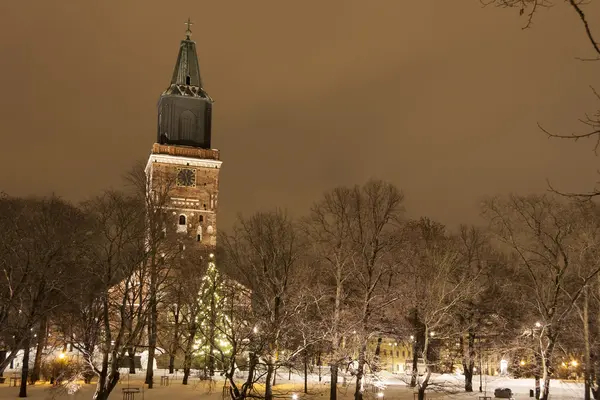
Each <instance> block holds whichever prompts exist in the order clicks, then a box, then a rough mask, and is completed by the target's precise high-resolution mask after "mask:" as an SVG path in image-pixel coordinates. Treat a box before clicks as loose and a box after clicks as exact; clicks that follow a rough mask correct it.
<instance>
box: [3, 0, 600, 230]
mask: <svg viewBox="0 0 600 400" xmlns="http://www.w3.org/2000/svg"><path fill="white" fill-rule="evenodd" d="M557 3H559V4H557V6H556V7H554V8H553V9H550V10H543V11H542V12H540V14H539V15H538V16H537V18H536V20H535V23H534V26H533V28H532V29H529V30H522V29H521V28H522V26H523V24H524V22H525V21H524V20H523V19H522V17H521V18H519V15H518V10H505V9H498V8H489V7H488V8H483V7H481V5H480V3H479V1H478V0H453V1H450V0H369V1H365V0H302V1H291V0H290V1H282V0H253V1H246V0H231V1H204V0H194V1H175V0H172V1H159V0H127V1H123V0H106V1H93V0H60V1H48V0H37V1H34V0H29V1H25V0H20V1H1V2H0V55H1V56H0V88H2V93H3V96H2V97H1V98H0V122H1V126H2V128H1V130H0V132H1V135H2V142H1V144H0V168H1V169H2V173H0V190H2V191H5V192H7V193H9V194H13V195H29V194H38V195H44V194H50V193H52V192H54V193H57V194H59V195H61V196H63V197H65V198H67V199H70V200H73V201H78V200H82V199H85V198H87V197H90V196H93V195H94V194H97V193H99V192H100V191H101V190H103V189H105V188H119V187H120V186H121V185H122V181H121V177H122V175H123V174H124V173H125V172H126V171H127V170H128V169H129V168H130V167H131V165H132V164H133V163H134V162H136V161H138V160H144V159H146V158H147V157H148V154H149V151H150V148H151V145H152V143H153V141H154V139H155V137H156V131H155V130H156V102H157V100H158V97H159V95H160V93H161V92H162V91H163V90H164V89H165V88H166V87H167V85H168V83H169V80H170V77H171V73H172V68H173V65H174V63H175V59H176V56H177V50H178V46H179V41H180V40H181V39H183V37H184V32H185V25H184V21H185V20H186V19H187V18H188V17H191V18H192V20H193V21H194V23H195V24H194V26H193V29H192V30H193V39H195V40H196V42H197V48H198V52H199V57H200V65H201V69H202V78H203V81H204V85H205V89H206V90H207V91H208V93H209V94H210V95H211V96H212V97H213V98H214V99H215V101H216V103H215V105H214V120H213V145H214V146H215V147H216V148H219V149H220V150H221V154H222V159H223V161H224V164H223V169H222V175H221V192H220V197H219V199H220V207H221V209H220V214H221V223H222V224H224V225H225V226H229V225H230V224H231V223H232V221H233V220H234V219H235V216H236V214H237V213H238V212H242V213H244V214H248V213H251V212H253V211H256V210H260V209H269V208H273V207H277V206H278V207H282V208H286V209H288V210H289V211H290V213H292V214H293V215H300V214H302V213H304V212H305V210H306V209H307V208H308V207H309V205H310V204H311V203H312V202H313V201H314V200H315V199H317V198H319V196H321V194H322V193H323V191H325V190H327V189H330V188H333V187H335V186H337V185H352V184H355V183H363V182H364V181H365V180H367V179H368V178H369V177H377V178H382V179H385V180H389V181H391V182H393V183H394V184H396V185H397V186H399V187H400V188H402V189H403V190H404V192H405V194H406V208H407V211H408V214H409V215H410V216H414V217H417V216H421V215H427V216H429V217H431V218H434V219H438V220H440V221H441V222H444V223H447V224H449V225H456V224H458V223H461V222H467V223H477V222H478V204H479V202H480V200H481V198H482V197H483V196H485V195H492V194H499V193H508V192H514V193H531V192H542V191H544V190H545V189H546V179H550V180H551V181H552V182H553V183H554V184H555V185H556V186H558V187H560V188H563V189H565V190H586V189H589V188H591V187H592V186H593V185H594V183H595V182H596V180H597V176H596V170H597V167H598V162H599V159H598V158H597V157H596V156H595V155H594V152H593V144H592V143H591V142H589V141H580V142H578V143H572V142H565V141H557V140H548V139H547V138H546V137H545V136H544V134H543V133H541V132H540V131H539V130H538V129H537V128H536V124H537V122H540V123H542V124H543V125H544V126H546V127H547V128H548V129H551V130H555V131H557V132H564V133H571V132H573V131H576V130H577V129H579V128H580V125H579V124H578V122H577V118H579V117H581V116H583V115H584V114H585V113H586V112H594V111H595V110H596V108H598V107H599V106H600V104H598V102H597V101H595V99H594V97H593V96H592V94H591V91H590V88H589V86H590V85H593V84H596V85H598V86H600V82H599V80H600V78H599V75H598V67H599V65H598V64H597V63H595V64H594V63H589V62H588V63H586V62H581V61H578V60H576V59H575V58H576V57H586V56H591V55H592V53H591V50H590V48H589V45H588V44H587V42H586V39H585V37H584V32H583V29H582V27H581V26H580V24H579V22H578V19H577V16H576V14H575V13H574V12H573V11H572V10H570V9H569V8H567V7H566V6H564V5H563V4H562V2H561V1H558V2H557ZM587 10H588V14H589V15H590V18H591V19H592V22H595V26H596V27H597V30H598V36H600V17H598V16H600V5H599V4H598V3H597V2H595V4H593V5H592V6H588V8H587Z"/></svg>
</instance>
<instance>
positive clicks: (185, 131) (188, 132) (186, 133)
mask: <svg viewBox="0 0 600 400" xmlns="http://www.w3.org/2000/svg"><path fill="white" fill-rule="evenodd" d="M195 131H196V117H195V116H194V113H192V112H191V111H190V110H187V111H184V112H182V113H181V116H180V117H179V139H182V140H189V139H192V138H193V136H194V132H195Z"/></svg>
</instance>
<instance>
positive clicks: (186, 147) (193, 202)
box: [146, 20, 221, 246]
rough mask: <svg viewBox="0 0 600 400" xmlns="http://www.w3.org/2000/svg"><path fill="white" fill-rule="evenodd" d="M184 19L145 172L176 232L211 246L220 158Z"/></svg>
mask: <svg viewBox="0 0 600 400" xmlns="http://www.w3.org/2000/svg"><path fill="white" fill-rule="evenodd" d="M186 24H187V31H186V37H185V39H184V40H182V41H181V44H180V45H179V54H178V56H177V62H176V63H175V69H174V71H173V76H172V78H171V83H170V84H169V87H168V88H167V89H166V90H165V91H164V92H163V93H162V95H161V96H160V99H159V101H158V126H157V133H156V143H154V145H153V146H152V151H151V154H150V157H149V158H148V163H147V164H146V176H147V178H148V182H149V185H150V188H149V193H150V195H154V196H157V194H158V193H159V192H161V191H164V193H165V196H164V197H165V199H164V201H163V203H164V204H162V205H161V208H163V210H165V211H167V212H168V213H169V218H168V220H170V221H172V223H173V226H174V227H175V229H176V231H177V232H178V233H180V234H186V235H189V236H191V237H193V238H194V240H196V241H197V242H199V243H200V244H204V245H209V246H215V245H216V234H217V229H216V227H217V218H216V216H217V198H218V193H219V170H220V168H221V161H220V160H219V151H218V150H215V149H211V118H212V104H213V100H212V98H211V97H210V96H209V95H208V93H206V91H205V90H204V88H203V87H202V79H201V77H200V65H199V63H198V56H197V54H196V43H195V42H194V41H193V40H192V39H191V36H192V32H191V29H190V27H191V25H192V23H191V22H190V21H189V20H188V22H187V23H186ZM171 218H172V219H171Z"/></svg>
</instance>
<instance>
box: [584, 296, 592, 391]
mask: <svg viewBox="0 0 600 400" xmlns="http://www.w3.org/2000/svg"><path fill="white" fill-rule="evenodd" d="M583 290H584V292H583V339H584V344H585V355H584V359H585V369H584V382H585V383H584V390H585V392H584V395H583V399H584V400H590V390H591V388H592V382H593V380H592V360H591V351H592V350H591V346H590V317H589V295H588V287H587V286H586V287H585V288H584V289H583Z"/></svg>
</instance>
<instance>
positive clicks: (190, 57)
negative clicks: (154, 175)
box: [157, 18, 213, 149]
mask: <svg viewBox="0 0 600 400" xmlns="http://www.w3.org/2000/svg"><path fill="white" fill-rule="evenodd" d="M185 25H186V28H187V29H186V31H185V34H186V37H185V39H183V40H182V41H181V43H180V44H179V53H178V54H177V61H176V62H175V68H174V69H173V75H172V76H171V83H170V85H169V87H168V88H167V89H166V90H165V91H164V92H163V93H162V95H161V97H160V100H159V102H158V125H159V126H158V132H157V142H158V143H160V144H172V145H181V146H192V147H199V148H203V149H210V139H211V118H212V103H213V99H212V98H211V97H210V96H209V95H208V93H206V91H205V90H204V88H203V87H202V78H201V77H200V64H199V63H198V54H197V53H196V42H194V41H193V40H192V39H191V38H190V37H191V35H192V29H191V26H192V25H193V23H192V20H191V19H190V18H188V20H187V21H186V22H185Z"/></svg>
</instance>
